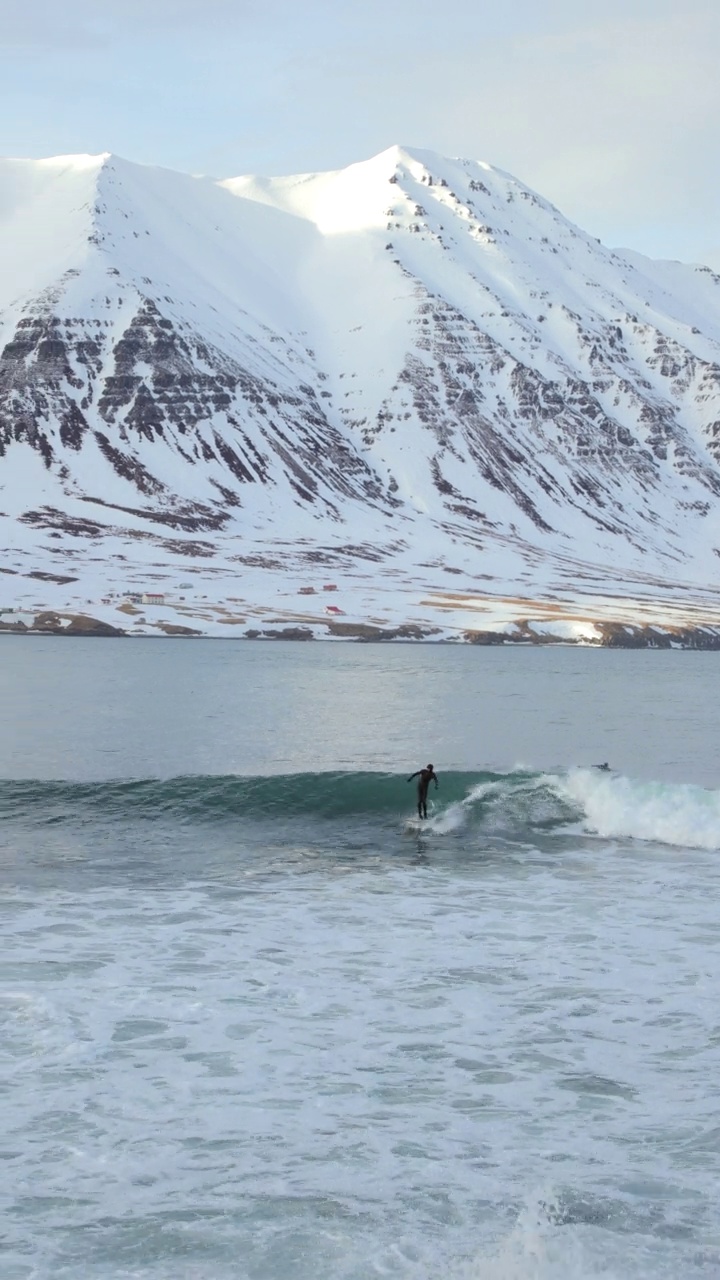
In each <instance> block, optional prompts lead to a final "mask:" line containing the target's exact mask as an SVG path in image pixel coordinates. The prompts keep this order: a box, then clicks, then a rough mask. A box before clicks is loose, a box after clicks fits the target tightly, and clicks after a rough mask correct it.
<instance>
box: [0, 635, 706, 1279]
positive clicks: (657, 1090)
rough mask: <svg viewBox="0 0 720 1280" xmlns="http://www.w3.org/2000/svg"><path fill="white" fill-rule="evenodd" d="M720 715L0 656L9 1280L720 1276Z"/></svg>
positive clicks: (535, 674)
mask: <svg viewBox="0 0 720 1280" xmlns="http://www.w3.org/2000/svg"><path fill="white" fill-rule="evenodd" d="M719 700H720V658H719V657H718V655H716V654H712V653H706V654H702V653H697V654H696V653H677V652H658V653H653V652H642V653H633V652H610V651H599V652H596V651H590V650H576V649H573V648H553V649H517V648H514V649H512V650H505V649H489V650H485V649H469V648H462V649H459V648H453V647H452V646H436V647H433V646H420V647H416V646H411V645H400V646H387V647H384V646H377V645H372V646H363V645H332V644H318V643H313V644H265V645H263V644H253V643H244V642H243V643H240V642H232V641H229V642H227V643H226V642H224V641H223V642H221V641H207V642H205V641H192V642H180V641H158V640H147V641H143V640H137V641H135V640H133V641H122V640H118V641H113V640H68V639H63V638H57V639H51V638H42V639H36V640H33V639H22V638H18V637H2V639H1V640H0V710H1V712H2V726H3V728H2V734H0V890H1V896H0V909H1V910H2V953H1V956H0V1029H1V1034H0V1118H1V1120H2V1123H1V1124H0V1207H1V1210H2V1214H1V1222H2V1225H1V1226H0V1249H1V1250H2V1252H0V1276H1V1277H2V1280H46V1278H48V1280H49V1278H50V1277H52V1278H53V1280H55V1278H57V1277H72V1278H73V1280H76V1278H82V1280H110V1278H111V1277H112V1278H114V1280H115V1278H116V1280H119V1278H120V1277H123V1278H129V1277H133V1278H142V1280H201V1278H202V1280H230V1278H231V1277H232V1278H233V1280H235V1278H238V1280H245V1278H246V1277H247V1278H248V1280H378V1278H388V1280H590V1278H595V1277H604V1278H606V1280H620V1278H628V1280H636V1278H640V1277H661V1278H669V1277H673V1278H675V1277H677V1278H683V1280H684V1278H688V1280H694V1278H695V1277H700V1276H702V1277H709V1276H712V1277H720V1213H719V1210H718V1188H719V1175H720V1077H719V1075H718V1062H719V1057H720V994H719V993H720V905H719V904H720V874H719V872H718V865H719V863H718V858H719V856H720V728H719V726H718V714H717V707H718V704H719ZM428 760H432V761H433V763H434V765H435V768H436V770H437V772H438V775H439V779H440V787H439V789H438V790H437V791H436V790H434V789H431V791H430V816H429V818H428V820H427V822H422V823H421V822H420V821H418V819H417V816H416V814H415V794H414V784H408V783H407V781H406V779H407V776H408V775H409V774H410V773H412V772H414V770H416V769H418V768H420V766H421V765H424V764H425V763H426V762H427V761H428ZM604 761H608V762H609V764H610V765H611V769H609V770H607V771H599V770H597V769H596V768H594V767H593V766H594V765H596V764H599V763H602V762H604Z"/></svg>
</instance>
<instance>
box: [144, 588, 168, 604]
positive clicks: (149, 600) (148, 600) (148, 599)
mask: <svg viewBox="0 0 720 1280" xmlns="http://www.w3.org/2000/svg"><path fill="white" fill-rule="evenodd" d="M140 603H141V604H164V603H165V596H164V595H162V593H160V592H157V591H143V594H142V599H141V601H140Z"/></svg>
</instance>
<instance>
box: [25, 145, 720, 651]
mask: <svg viewBox="0 0 720 1280" xmlns="http://www.w3.org/2000/svg"><path fill="white" fill-rule="evenodd" d="M719 283H720V279H719V278H718V277H717V276H715V275H714V274H713V273H712V272H710V271H709V270H708V269H707V268H704V267H690V266H684V265H683V264H680V263H656V262H651V261H650V260H648V259H644V258H642V257H641V256H640V255H638V254H633V253H631V252H629V251H624V252H622V253H620V252H612V251H610V250H608V249H606V248H605V247H604V246H602V245H601V244H599V243H598V242H597V241H595V240H593V239H592V238H590V237H588V236H587V235H585V234H584V233H583V232H582V231H581V230H579V229H578V228H577V227H574V226H573V225H572V224H570V223H569V222H568V221H567V220H566V219H564V218H563V217H562V215H561V214H560V213H559V212H558V211H557V210H556V209H555V208H554V207H553V206H552V205H551V204H549V203H548V202H547V201H545V200H543V199H541V198H540V197H539V196H538V195H536V194H535V193H534V192H532V191H530V190H529V189H528V188H526V187H524V186H523V185H522V183H520V182H518V181H517V180H516V179H514V178H513V177H511V176H510V175H508V174H506V173H503V172H502V171H501V170H498V169H494V168H492V167H491V166H489V165H487V164H483V163H480V162H475V161H466V160H449V159H446V158H443V157H441V156H438V155H435V154H434V153H431V152H425V151H418V150H412V151H410V150H406V149H401V148H398V147H393V148H391V149H389V150H388V151H385V152H383V153H382V154H381V155H379V156H376V157H375V158H374V159H372V160H369V161H367V162H364V163H361V164H355V165H351V166H350V167H349V168H347V169H344V170H340V171H337V172H334V173H327V174H306V175H300V176H296V177H290V178H275V179H271V178H256V177H241V178H235V179H228V180H226V181H224V182H216V181H214V180H211V179H208V178H196V177H190V176H188V175H184V174H178V173H173V172H170V171H168V170H163V169H155V168H147V167H143V166H138V165H135V164H131V163H129V162H127V161H124V160H120V159H118V158H116V157H113V156H109V155H103V156H97V157H89V156H79V157H77V156H76V157H60V158H57V159H54V160H47V161H3V162H0V349H1V354H0V513H1V514H0V526H1V527H2V534H3V541H4V545H7V546H8V547H9V548H11V550H10V551H9V553H8V556H7V559H6V562H5V567H6V571H7V572H8V574H9V576H8V578H7V580H6V581H5V583H4V585H5V595H6V600H7V603H8V605H11V604H12V603H13V602H15V604H16V605H17V606H18V607H19V606H23V607H26V608H30V609H32V608H36V609H40V608H44V607H46V608H48V609H53V610H58V609H64V610H70V611H72V610H73V609H75V610H77V609H78V608H79V607H80V605H82V606H83V607H84V608H87V606H88V605H89V604H90V603H92V604H93V616H96V617H100V616H103V617H106V618H107V619H108V620H110V619H114V620H115V621H117V618H116V616H115V615H116V611H117V604H116V603H115V602H116V600H117V598H118V597H119V595H120V594H121V593H122V591H123V590H125V589H127V588H130V587H135V586H138V585H140V586H142V585H145V586H148V585H150V586H152V585H153V583H154V584H155V585H157V584H158V583H160V584H164V585H165V587H166V589H167V590H168V591H169V592H170V593H171V594H172V597H173V603H172V609H173V610H174V612H172V613H171V614H168V618H169V619H170V622H169V624H168V625H175V624H174V622H173V621H172V620H173V619H175V621H177V619H178V618H179V617H180V615H181V614H182V615H183V616H184V615H185V614H186V613H188V614H192V616H193V617H195V618H196V621H197V628H196V629H198V630H203V631H205V630H217V629H218V628H219V629H220V630H222V628H223V627H229V626H241V625H242V621H243V620H244V621H247V619H248V618H250V619H252V618H254V617H258V616H263V617H265V616H267V617H268V618H270V619H271V620H272V619H273V618H275V617H276V616H277V620H278V622H285V621H287V620H290V621H295V620H297V621H298V622H303V623H304V622H307V623H308V624H309V625H310V624H312V625H315V623H316V622H317V621H318V619H319V618H320V619H322V618H323V617H324V616H325V615H324V612H323V606H324V601H322V600H321V599H320V598H318V600H316V601H311V602H310V604H311V606H314V607H310V608H308V602H307V601H306V600H305V599H301V598H300V595H301V594H302V593H301V592H300V588H301V587H302V586H303V585H304V586H305V587H306V588H307V586H308V585H315V586H316V587H317V588H319V587H321V586H322V585H323V583H322V581H320V579H322V578H323V577H327V576H328V573H329V572H330V571H331V576H332V577H333V578H334V579H338V580H341V582H339V585H340V586H341V591H342V593H343V601H342V604H343V611H344V613H345V615H346V616H348V617H352V618H353V619H354V620H355V621H357V622H367V623H369V624H370V625H376V624H377V625H380V624H387V623H390V624H392V623H396V622H398V621H399V622H405V621H408V620H409V621H412V622H415V623H417V624H418V625H430V624H431V623H436V624H437V625H438V626H439V627H441V629H442V634H445V633H446V632H447V629H448V628H450V629H451V630H452V628H456V629H457V631H458V633H459V632H461V631H462V630H463V629H466V628H473V627H480V628H482V627H483V626H490V625H492V626H502V625H504V623H505V622H507V621H512V620H514V619H516V618H520V619H522V618H526V617H528V616H530V615H531V614H533V613H534V614H537V615H538V617H539V618H540V620H541V621H542V618H543V617H545V616H546V614H547V610H548V609H550V611H551V613H552V611H553V610H556V609H557V608H561V609H562V611H563V617H564V618H565V620H566V622H567V619H568V618H572V619H575V621H572V623H571V624H568V625H572V626H574V627H576V629H577V628H580V630H582V627H583V626H586V625H590V626H591V627H592V620H593V619H594V618H596V617H598V616H599V615H600V613H602V614H603V617H606V618H608V619H613V618H620V617H621V616H622V618H626V619H631V620H632V619H634V618H642V617H643V616H645V615H644V614H643V610H649V611H650V612H649V613H648V614H647V616H648V617H649V616H652V618H653V619H655V620H656V621H658V620H661V619H662V618H663V617H668V618H669V616H670V614H672V613H673V610H676V611H677V609H678V608H679V609H680V611H681V614H682V618H685V617H686V616H690V615H688V613H687V611H688V609H690V611H691V614H692V616H693V618H694V619H695V620H696V621H697V620H698V619H701V618H707V619H709V620H711V621H712V618H713V617H714V613H713V611H714V609H715V607H716V603H717V604H720V599H718V598H717V597H716V588H715V577H716V566H717V557H718V555H719V554H720V528H719V527H718V517H719V514H720V502H719V501H718V499H719V497H720V467H718V461H717V458H718V452H717V451H718V449H719V448H720V437H719V436H718V432H719V431H720V308H719V306H718V298H720V292H719V291H718V284H719ZM716 548H717V549H716ZM38 574H39V575H41V576H39V577H38V576H34V577H32V578H31V579H30V580H29V579H28V575H38ZM47 575H50V577H48V576H47ZM189 576H190V577H192V589H191V590H190V589H189V588H187V587H184V588H183V592H185V593H187V592H188V591H190V594H189V595H187V594H185V598H184V600H183V601H182V605H183V608H182V609H181V608H180V603H181V602H180V601H179V581H180V580H181V579H185V578H188V577H189ZM61 578H70V579H72V581H71V582H60V581H55V579H61ZM316 578H317V579H318V581H317V582H316ZM39 583H42V584H43V585H42V587H40V586H39V585H38V584H39ZM202 597H206V598H207V599H208V600H209V601H210V602H211V604H210V605H208V606H207V608H210V609H211V613H212V610H213V609H214V610H216V612H215V613H212V616H210V615H207V614H206V616H201V615H202V610H203V609H204V608H206V606H204V605H202V606H201V605H199V604H198V603H197V602H198V601H199V600H200V599H201V598H202ZM279 597H282V602H283V604H282V608H280V607H279V605H277V604H276V601H277V599H278V598H279ZM102 598H105V599H111V600H112V603H111V605H109V606H107V607H106V606H102V608H101V607H100V606H99V603H98V602H99V601H100V600H101V599H102ZM193 601H194V602H195V604H193ZM228 602H230V605H229V604H228ZM558 602H559V604H558ZM2 603H3V602H0V605H1V604H2ZM540 603H542V609H541V608H540ZM237 605H241V606H242V607H241V608H236V606H237ZM230 606H232V607H230ZM337 607H340V605H338V606H337ZM168 608H170V605H168ZM543 609H544V610H545V613H543ZM693 609H699V610H700V613H699V614H697V613H692V611H693ZM103 610H104V612H103ZM217 610H219V611H220V614H222V612H223V610H224V611H225V614H226V615H227V617H223V618H221V620H220V621H218V616H219V615H217ZM233 610H234V612H233ZM263 610H265V613H263ZM657 610H659V612H657ZM603 611H604V612H603ZM711 615H712V616H711ZM128 616H131V617H132V618H133V625H135V626H136V627H139V628H142V627H143V626H145V625H148V626H150V625H151V621H149V620H148V619H147V615H138V616H143V617H145V618H146V621H145V622H140V621H135V620H134V618H135V615H128ZM673 616H674V614H673ZM678 616H680V615H678ZM228 618H231V619H235V618H237V619H239V621H237V622H235V621H229V620H228ZM588 618H590V622H589V623H587V619H588ZM178 625H181V623H180V622H178ZM543 625H544V623H543ZM557 627H558V634H560V633H561V632H562V626H561V623H560V621H557ZM578 634H579V631H578Z"/></svg>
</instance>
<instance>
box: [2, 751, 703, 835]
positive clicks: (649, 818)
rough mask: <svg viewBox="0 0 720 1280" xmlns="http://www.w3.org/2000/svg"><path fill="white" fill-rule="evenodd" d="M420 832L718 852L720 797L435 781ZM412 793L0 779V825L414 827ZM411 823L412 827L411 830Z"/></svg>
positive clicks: (632, 785)
mask: <svg viewBox="0 0 720 1280" xmlns="http://www.w3.org/2000/svg"><path fill="white" fill-rule="evenodd" d="M428 799H429V810H430V817H429V819H428V821H427V822H426V823H422V829H423V830H424V831H426V832H427V833H428V834H433V835H437V836H442V835H452V834H453V833H455V832H458V833H459V832H461V831H468V830H470V831H477V833H478V834H482V833H483V832H485V833H487V834H488V835H489V834H491V833H494V832H495V833H499V832H501V833H504V834H514V835H517V836H526V837H527V836H528V835H530V834H531V833H533V832H540V831H546V832H552V831H562V830H563V829H566V830H567V831H568V832H570V831H572V830H575V831H578V830H580V831H583V832H585V833H592V834H597V835H599V836H603V837H605V838H614V837H616V838H621V839H636V840H644V841H654V842H659V843H663V844H667V845H675V846H678V847H685V848H697V849H720V791H708V790H705V789H704V788H702V787H698V786H691V785H687V784H677V783H662V782H652V781H650V782H645V781H638V780H635V779H632V778H628V777H624V776H621V775H618V774H614V773H603V772H600V771H598V770H595V769H571V770H569V771H567V772H557V773H540V772H531V771H528V770H515V771H512V772H509V773H487V772H486V773H469V772H468V773H461V772H449V773H443V774H441V775H440V789H439V790H437V791H436V790H434V789H432V788H431V791H430V795H429V798H428ZM414 809H415V786H414V784H413V783H410V784H409V785H408V783H407V775H402V774H389V773H370V772H366V773H352V772H337V773H293V774H281V775H277V776H270V777H237V776H233V775H227V776H206V775H194V776H189V777H177V778H169V779H157V778H141V779H132V780H126V781H111V782H88V783H77V782H59V781H57V782H56V781H51V782H47V781H40V780H6V781H0V820H3V821H12V820H16V821H25V822H31V823H34V824H38V825H46V824H55V823H60V824H63V823H77V822H83V821H92V820H101V821H105V822H109V823H112V822H113V821H114V820H116V819H121V818H124V819H128V818H133V819H139V820H142V821H154V822H162V821H168V822H170V821H173V822H181V823H194V822H201V823H203V822H223V821H233V822H236V821H237V819H238V818H239V817H241V816H242V817H243V819H245V820H250V821H253V820H254V821H267V822H272V821H273V820H274V819H280V818H283V817H294V818H298V817H300V818H302V817H304V818H306V819H308V820H312V819H315V820H319V821H327V822H331V821H340V820H342V819H357V820H358V821H360V820H366V821H367V820H370V821H380V822H383V823H394V824H396V823H397V822H403V821H405V820H407V824H408V825H410V826H412V825H414V824H413V819H412V817H411V816H410V815H412V814H413V813H414ZM416 825H418V827H419V826H420V825H421V824H419V823H417V824H416Z"/></svg>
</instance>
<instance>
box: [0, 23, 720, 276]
mask: <svg viewBox="0 0 720 1280" xmlns="http://www.w3.org/2000/svg"><path fill="white" fill-rule="evenodd" d="M0 58H1V59H2V65H1V66H0V108H1V109H0V153H1V154H4V155H16V156H18V155H24V156H47V155H55V154H62V153H67V152H76V151H89V152H98V151H114V152H117V153H118V154H120V155H123V156H126V157H127V158H128V159H131V160H138V161H141V162H145V163H154V164H162V165H168V166H170V167H172V168H177V169H183V170H187V171H190V172H196V173H197V172H202V173H211V174H215V175H217V176H222V177H226V176H231V175H237V174H240V173H248V172H257V173H266V174H280V173H294V172H302V171H306V170H315V169H325V168H337V167H341V166H343V165H345V164H349V163H351V162H352V161H354V160H361V159H365V158H367V157H369V156H371V155H374V154H375V153H377V152H378V151H381V150H383V149H384V148H385V147H387V146H389V145H391V144H392V143H395V142H399V143H403V144H406V145H410V146H418V147H428V148H431V149H434V150H437V151H441V152H444V153H445V154H446V155H463V156H468V157H471V158H473V159H482V160H488V161H490V162H491V163H492V164H496V165H499V166H500V167H501V168H503V169H507V170H509V171H510V172H511V173H514V174H515V175H516V176H517V177H518V178H521V179H522V180H523V181H524V182H527V183H529V184H530V185H531V186H533V187H535V188H536V190H538V191H540V192H541V193H542V194H543V195H544V196H546V197H547V198H548V199H550V200H552V201H553V202H554V203H555V204H557V205H558V206H559V207H560V209H561V210H562V211H563V212H564V213H565V214H567V216H568V217H571V218H573V219H574V220H575V221H576V222H578V223H580V225H581V226H583V227H584V228H585V229H586V230H588V231H590V232H591V233H592V234H594V235H598V236H600V237H601V238H602V239H603V240H604V241H605V242H606V243H608V244H611V245H628V246H630V247H632V248H636V249H638V250H640V251H642V252H645V253H649V254H651V255H653V256H658V257H660V256H666V257H677V258H681V259H684V260H686V261H690V260H695V261H707V262H710V263H711V265H713V266H715V267H717V268H719V269H720V216H719V215H720V187H719V179H718V173H719V172H720V164H719V161H720V154H719V153H720V70H719V66H720V5H719V4H718V3H717V0H683V3H682V4H681V3H680V0H622V2H621V0H597V3H596V2H594V0H593V2H590V0H575V2H574V3H569V0H545V2H543V0H504V2H503V0H492V2H490V0H433V2H431V0H394V2H393V0H296V2H295V3H291V2H290V0H62V3H59V0H0Z"/></svg>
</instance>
